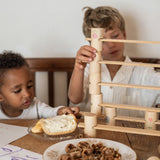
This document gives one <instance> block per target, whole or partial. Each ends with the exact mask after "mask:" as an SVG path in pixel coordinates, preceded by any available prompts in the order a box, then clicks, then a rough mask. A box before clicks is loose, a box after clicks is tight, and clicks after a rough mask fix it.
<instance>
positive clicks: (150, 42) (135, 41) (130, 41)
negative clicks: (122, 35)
mask: <svg viewBox="0 0 160 160" xmlns="http://www.w3.org/2000/svg"><path fill="white" fill-rule="evenodd" d="M85 40H87V41H91V38H86V39H85ZM100 41H103V42H120V43H122V42H123V43H142V44H160V41H140V40H125V39H104V38H103V39H100Z"/></svg>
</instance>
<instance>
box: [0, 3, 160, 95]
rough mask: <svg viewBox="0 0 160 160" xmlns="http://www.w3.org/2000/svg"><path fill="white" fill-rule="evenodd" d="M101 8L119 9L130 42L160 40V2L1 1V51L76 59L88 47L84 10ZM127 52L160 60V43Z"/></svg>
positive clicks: (134, 46)
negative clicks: (80, 51)
mask: <svg viewBox="0 0 160 160" xmlns="http://www.w3.org/2000/svg"><path fill="white" fill-rule="evenodd" d="M101 5H109V6H113V7H116V8H117V9H119V11H120V12H121V13H122V15H123V16H124V18H125V20H126V29H127V39H135V40H148V41H160V31H159V29H160V0H67V1H65V0H12V1H11V0H0V24H1V25H0V44H1V45H0V51H3V50H14V51H18V52H21V53H22V54H23V55H24V56H25V57H75V55H76V51H77V50H78V48H79V47H80V46H81V45H84V44H88V42H86V41H85V38H84V36H83V34H82V30H81V26H82V20H83V11H82V8H83V7H85V6H90V7H96V6H101ZM126 51H127V54H128V55H129V56H132V57H152V58H156V57H157V58H160V54H159V51H160V45H158V44H127V45H126ZM62 79H63V78H62ZM41 80H43V76H42V78H41ZM39 92H41V91H39ZM42 97H43V96H42Z"/></svg>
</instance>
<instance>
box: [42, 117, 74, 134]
mask: <svg viewBox="0 0 160 160" xmlns="http://www.w3.org/2000/svg"><path fill="white" fill-rule="evenodd" d="M41 126H42V129H43V131H44V132H45V133H46V134H47V135H62V134H68V133H71V132H73V131H75V129H76V127H77V120H76V117H75V116H74V115H73V114H68V115H59V116H55V117H52V118H47V119H43V120H42V121H41Z"/></svg>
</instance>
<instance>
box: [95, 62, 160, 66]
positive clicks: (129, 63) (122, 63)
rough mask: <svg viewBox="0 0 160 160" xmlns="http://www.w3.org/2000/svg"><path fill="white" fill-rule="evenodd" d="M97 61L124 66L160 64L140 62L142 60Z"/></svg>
mask: <svg viewBox="0 0 160 160" xmlns="http://www.w3.org/2000/svg"><path fill="white" fill-rule="evenodd" d="M98 63H100V64H114V65H126V66H145V67H160V64H154V63H142V62H122V61H99V62H98Z"/></svg>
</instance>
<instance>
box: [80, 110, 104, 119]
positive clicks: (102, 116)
mask: <svg viewBox="0 0 160 160" xmlns="http://www.w3.org/2000/svg"><path fill="white" fill-rule="evenodd" d="M86 113H90V112H84V111H80V112H79V115H80V116H84V115H85V114H86ZM97 117H98V118H105V115H103V114H101V115H97Z"/></svg>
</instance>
